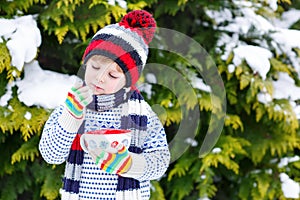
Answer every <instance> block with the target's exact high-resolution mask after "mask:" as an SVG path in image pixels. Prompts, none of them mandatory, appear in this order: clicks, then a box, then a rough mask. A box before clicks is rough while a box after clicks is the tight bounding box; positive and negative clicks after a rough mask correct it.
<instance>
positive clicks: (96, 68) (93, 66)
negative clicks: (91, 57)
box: [92, 65, 100, 70]
mask: <svg viewBox="0 0 300 200" xmlns="http://www.w3.org/2000/svg"><path fill="white" fill-rule="evenodd" d="M92 68H93V69H97V70H98V69H100V67H95V66H94V65H92Z"/></svg>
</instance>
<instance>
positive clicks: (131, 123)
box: [60, 89, 148, 200]
mask: <svg viewBox="0 0 300 200" xmlns="http://www.w3.org/2000/svg"><path fill="white" fill-rule="evenodd" d="M121 104H122V105H121ZM120 105H121V106H122V107H121V108H122V113H121V126H120V128H121V129H130V130H131V132H132V138H131V145H130V147H129V149H128V150H129V151H130V152H132V153H137V154H140V153H142V151H143V150H142V145H143V141H144V139H145V136H146V130H147V119H148V118H147V109H146V108H145V107H144V106H145V101H144V99H143V97H142V96H141V94H140V93H139V91H138V90H130V89H121V90H119V91H118V92H117V93H115V94H111V95H98V96H96V95H94V96H93V102H92V103H91V104H89V105H88V109H91V110H95V111H99V112H101V111H105V110H108V109H112V108H114V107H117V106H120ZM84 124H85V121H84V122H83V124H82V125H81V127H80V128H79V131H78V134H77V135H76V137H75V139H74V141H73V143H72V146H71V150H70V153H69V156H68V158H67V160H66V167H65V174H64V178H63V188H62V189H61V191H60V192H61V195H62V200H78V199H79V187H80V185H79V182H80V174H81V168H82V164H83V157H84V151H83V150H82V148H81V146H80V135H81V134H82V133H84ZM140 199H141V192H140V183H139V181H138V180H136V179H133V178H126V177H122V176H118V184H117V192H116V200H140Z"/></svg>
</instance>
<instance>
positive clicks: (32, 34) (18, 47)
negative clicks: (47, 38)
mask: <svg viewBox="0 0 300 200" xmlns="http://www.w3.org/2000/svg"><path fill="white" fill-rule="evenodd" d="M0 27H5V28H1V30H0V38H1V37H3V38H4V39H5V40H6V41H7V43H6V46H7V48H8V50H9V53H10V55H11V58H12V59H11V65H12V66H15V67H16V68H17V69H18V70H19V71H22V69H23V66H24V63H28V62H30V61H32V60H33V59H34V58H35V57H36V54H37V48H38V47H39V46H40V45H41V34H40V30H39V29H38V27H37V24H36V21H35V20H34V17H33V16H32V15H28V16H23V17H19V18H16V19H0ZM0 42H2V39H1V40H0Z"/></svg>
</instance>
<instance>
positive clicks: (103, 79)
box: [39, 10, 170, 200]
mask: <svg viewBox="0 0 300 200" xmlns="http://www.w3.org/2000/svg"><path fill="white" fill-rule="evenodd" d="M155 27H156V22H155V20H154V19H153V17H152V15H151V14H149V13H148V12H146V11H144V10H136V11H132V12H130V13H128V14H127V15H125V16H124V17H123V18H122V20H121V22H119V23H117V24H112V25H108V26H106V27H104V28H102V29H101V30H99V31H98V32H97V33H96V34H95V36H94V37H93V38H92V41H91V42H90V44H89V45H88V47H87V48H86V50H85V52H84V55H83V64H84V67H85V75H84V76H85V80H84V83H83V82H82V81H81V82H80V81H78V82H76V83H75V84H74V86H73V87H72V89H71V90H70V92H69V93H68V97H67V99H66V101H65V103H64V105H61V106H59V107H58V108H56V109H55V110H54V111H53V113H52V114H51V116H50V117H49V119H48V121H47V122H46V124H45V126H44V130H43V133H42V136H41V140H40V143H39V150H40V152H41V155H42V157H43V158H44V159H45V161H46V162H48V163H51V164H61V163H63V162H65V161H66V168H65V174H64V178H63V188H62V189H61V191H60V192H61V196H62V200H66V199H76V200H77V199H80V200H88V199H102V200H113V199H116V200H119V199H122V200H146V199H149V198H150V180H153V179H157V178H159V177H161V176H162V175H163V174H164V173H165V171H166V170H167V167H168V165H169V161H170V153H169V150H168V144H167V141H166V136H165V132H164V129H163V126H162V124H161V123H160V121H159V119H158V117H157V116H156V114H155V113H154V112H153V111H152V110H151V107H150V106H149V105H148V104H147V103H146V102H145V101H144V99H143V98H142V96H141V94H140V93H139V91H138V90H137V89H135V87H134V85H135V83H136V81H137V80H138V78H139V76H140V74H141V72H142V69H143V67H144V66H145V63H146V59H147V55H148V44H149V42H150V41H151V40H152V38H153V35H154V32H155ZM108 128H109V129H112V128H113V129H129V130H131V133H132V138H131V144H130V147H129V148H128V150H126V149H125V151H124V146H122V145H121V144H119V145H117V147H116V149H117V150H118V153H116V154H113V153H109V152H104V151H90V152H89V153H85V152H84V151H82V148H81V146H80V142H79V140H80V135H81V134H82V133H85V132H88V131H91V130H99V129H108ZM108 157H109V158H110V159H113V161H114V162H118V163H121V165H122V164H125V162H126V164H128V163H129V167H128V168H122V169H121V168H119V167H116V166H113V165H111V164H109V163H108V162H106V161H107V160H108ZM118 166H120V165H118Z"/></svg>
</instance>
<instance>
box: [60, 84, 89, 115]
mask: <svg viewBox="0 0 300 200" xmlns="http://www.w3.org/2000/svg"><path fill="white" fill-rule="evenodd" d="M92 95H93V92H92V90H91V89H90V88H89V87H88V86H83V82H82V81H77V82H76V83H75V84H74V86H73V87H72V88H71V90H70V91H69V92H68V96H67V99H66V101H65V105H66V108H67V110H68V111H69V113H70V114H71V115H72V116H73V117H75V118H76V119H81V118H82V117H83V111H84V108H85V107H86V106H87V105H88V104H89V103H91V102H92V100H93V97H92Z"/></svg>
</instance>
